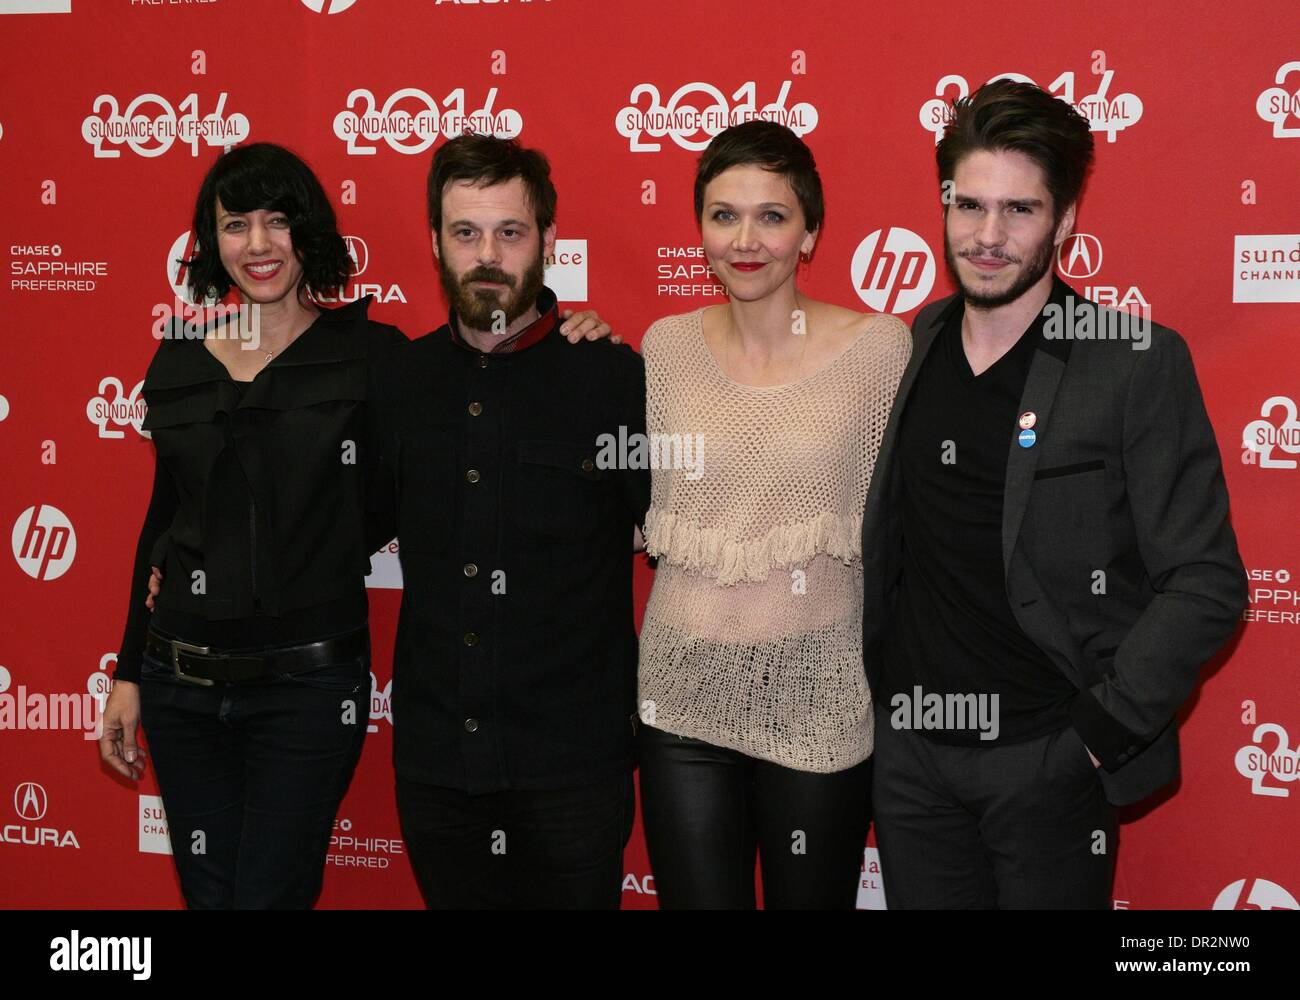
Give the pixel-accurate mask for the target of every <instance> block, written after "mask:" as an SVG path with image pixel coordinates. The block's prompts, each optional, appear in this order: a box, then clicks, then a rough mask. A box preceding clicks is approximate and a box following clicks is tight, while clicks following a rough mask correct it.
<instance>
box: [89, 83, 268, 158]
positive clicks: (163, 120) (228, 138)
mask: <svg viewBox="0 0 1300 1000" xmlns="http://www.w3.org/2000/svg"><path fill="white" fill-rule="evenodd" d="M199 108H200V99H199V95H198V94H197V93H194V94H190V95H188V96H187V97H186V98H185V99H184V100H183V101H181V103H180V105H179V111H180V112H182V113H181V114H177V110H178V109H177V108H173V107H172V105H171V102H170V101H168V100H167V98H165V97H163V96H162V95H161V94H141V95H140V96H139V97H137V98H135V99H134V100H132V101H131V103H130V104H128V105H127V106H126V108H125V109H124V110H120V111H119V110H118V105H117V98H116V97H114V96H113V95H112V94H100V95H99V96H98V97H96V98H95V101H94V103H93V104H92V105H91V114H89V115H87V116H86V117H85V118H84V119H83V120H82V122H81V137H82V138H83V139H85V140H86V142H88V143H90V145H91V146H93V147H94V148H95V156H97V157H118V156H121V155H122V152H121V150H120V149H113V148H111V147H113V146H121V145H123V144H125V145H126V146H127V148H129V149H131V150H132V151H133V152H135V153H138V154H139V155H140V156H146V157H154V156H162V155H163V154H164V153H165V152H167V151H168V150H169V149H171V148H172V146H173V145H174V144H175V143H176V142H177V141H178V140H179V141H180V142H181V143H186V144H188V145H189V147H190V155H192V156H198V155H199V144H200V143H202V144H203V145H205V146H206V147H209V148H215V149H229V148H230V147H231V146H233V145H234V144H235V143H238V142H243V141H244V140H245V139H247V138H248V117H247V116H246V115H243V114H240V113H239V112H235V113H232V114H230V115H226V114H225V109H226V93H225V91H222V92H221V93H220V94H218V95H217V105H216V108H215V109H213V111H212V112H211V113H209V114H206V115H205V114H203V113H201V112H200V110H199ZM105 143H108V145H109V147H110V148H105V146H104V144H105Z"/></svg>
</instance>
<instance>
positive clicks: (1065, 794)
mask: <svg viewBox="0 0 1300 1000" xmlns="http://www.w3.org/2000/svg"><path fill="white" fill-rule="evenodd" d="M875 756H876V788H875V792H876V804H875V814H876V843H877V845H878V846H879V848H880V872H881V877H882V879H883V880H884V886H885V905H886V906H888V907H889V908H890V909H891V910H895V909H992V908H998V909H1103V908H1107V907H1109V906H1110V892H1111V881H1112V878H1113V876H1114V874H1115V846H1116V845H1115V835H1116V817H1115V809H1114V807H1113V806H1111V805H1110V803H1108V802H1107V801H1106V796H1105V793H1104V792H1103V789H1102V785H1101V781H1100V779H1099V778H1098V777H1097V773H1096V769H1095V768H1094V767H1093V765H1092V762H1091V761H1090V760H1089V759H1088V752H1087V750H1086V749H1085V748H1084V745H1083V740H1082V739H1080V737H1079V734H1078V733H1077V732H1076V731H1075V730H1074V728H1073V727H1066V728H1065V729H1062V730H1059V731H1057V732H1055V733H1049V734H1047V735H1046V736H1039V737H1037V738H1035V739H1032V740H1026V741H1025V742H1023V743H1012V744H1009V745H1006V746H1002V745H994V746H987V747H966V746H945V745H943V744H940V743H935V742H933V741H932V740H928V739H926V738H925V736H924V735H922V734H920V733H915V732H912V731H910V730H896V729H893V728H891V727H890V724H889V713H888V710H887V709H884V708H883V707H881V706H877V713H876V754H875Z"/></svg>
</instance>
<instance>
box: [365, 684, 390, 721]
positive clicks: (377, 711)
mask: <svg viewBox="0 0 1300 1000" xmlns="http://www.w3.org/2000/svg"><path fill="white" fill-rule="evenodd" d="M381 722H387V723H388V724H389V725H390V726H391V725H392V724H393V679H392V678H391V677H390V678H388V683H387V684H385V685H384V686H383V687H382V688H381V687H380V686H379V678H377V677H376V676H375V672H374V671H373V670H372V671H370V722H369V724H368V725H367V726H366V732H368V733H377V732H379V723H381Z"/></svg>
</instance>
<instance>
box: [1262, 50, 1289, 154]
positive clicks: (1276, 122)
mask: <svg viewBox="0 0 1300 1000" xmlns="http://www.w3.org/2000/svg"><path fill="white" fill-rule="evenodd" d="M1288 78H1290V79H1291V80H1292V83H1291V84H1288V83H1287V79H1288ZM1273 82H1274V83H1275V84H1276V86H1274V87H1269V88H1268V89H1267V90H1265V91H1264V92H1263V93H1261V94H1260V95H1259V99H1258V100H1256V101H1255V113H1256V114H1257V115H1259V117H1261V118H1263V119H1264V121H1266V122H1272V123H1273V138H1274V139H1300V60H1295V59H1293V60H1292V61H1291V62H1285V63H1283V64H1282V65H1281V66H1279V67H1278V68H1277V73H1276V74H1275V75H1274V77H1273ZM1288 86H1294V87H1295V88H1296V89H1294V90H1290V91H1288V90H1287V89H1286V88H1287V87H1288Z"/></svg>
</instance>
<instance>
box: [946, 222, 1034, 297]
mask: <svg viewBox="0 0 1300 1000" xmlns="http://www.w3.org/2000/svg"><path fill="white" fill-rule="evenodd" d="M1052 237H1053V233H1048V234H1047V236H1046V237H1044V239H1043V242H1042V243H1040V244H1039V245H1038V246H1037V247H1036V248H1035V250H1034V252H1033V254H1032V255H1031V256H1030V257H1029V258H1028V259H1027V263H1026V262H1024V261H1017V260H1016V259H1015V258H1013V257H1012V256H1011V255H1010V254H1005V253H1003V252H1001V251H1000V250H996V249H994V250H991V251H988V252H986V253H982V254H978V255H977V256H982V257H999V258H1001V259H1002V260H1010V261H1012V262H1013V263H1020V264H1021V265H1022V266H1021V271H1020V277H1018V278H1016V280H1015V281H1013V282H1012V283H1011V286H1010V287H1009V288H1007V290H1006V291H1004V292H985V291H982V290H981V289H980V288H979V286H978V285H974V286H972V285H968V284H966V283H965V282H964V281H962V279H961V272H960V271H959V270H958V269H957V258H956V255H954V254H953V252H952V244H950V243H949V242H948V231H947V227H945V228H944V233H943V259H944V261H945V262H946V263H947V265H948V273H949V274H950V275H951V276H952V280H953V282H954V283H955V284H956V285H957V287H959V288H960V289H961V293H962V296H963V297H964V298H965V299H966V304H967V305H969V306H974V307H975V308H976V309H996V308H998V306H1005V305H1008V304H1009V303H1012V302H1015V301H1016V299H1018V298H1020V296H1022V295H1024V294H1025V292H1027V291H1029V289H1031V288H1033V287H1034V285H1036V284H1038V282H1039V280H1040V279H1041V278H1042V277H1043V275H1044V274H1046V273H1047V272H1048V271H1049V270H1051V267H1052V257H1053V255H1054V254H1055V253H1056V244H1055V242H1053V239H1052Z"/></svg>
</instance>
